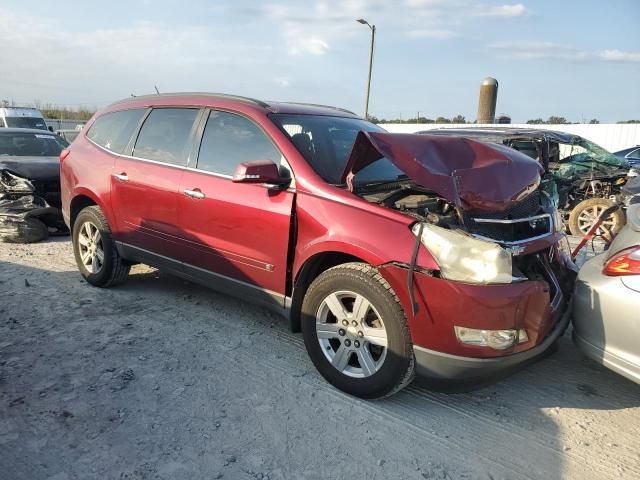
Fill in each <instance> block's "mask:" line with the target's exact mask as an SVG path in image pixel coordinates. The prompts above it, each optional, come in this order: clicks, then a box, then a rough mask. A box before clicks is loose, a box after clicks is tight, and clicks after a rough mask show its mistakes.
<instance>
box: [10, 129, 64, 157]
mask: <svg viewBox="0 0 640 480" xmlns="http://www.w3.org/2000/svg"><path fill="white" fill-rule="evenodd" d="M68 146H69V144H68V143H67V142H66V141H65V140H64V139H62V138H60V137H58V136H57V135H46V134H44V133H43V134H42V135H40V134H36V133H9V134H6V133H0V157H2V156H4V155H10V156H18V157H57V156H59V155H60V152H61V151H62V150H63V149H64V148H67V147H68Z"/></svg>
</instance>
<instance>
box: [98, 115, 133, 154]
mask: <svg viewBox="0 0 640 480" xmlns="http://www.w3.org/2000/svg"><path fill="white" fill-rule="evenodd" d="M144 112H145V110H144V109H133V110H121V111H119V112H111V113H105V114H104V115H102V116H100V117H98V118H97V119H96V121H95V122H93V125H91V128H90V129H89V131H88V132H87V138H88V139H89V140H91V141H93V142H95V143H97V144H98V145H100V146H101V147H104V148H106V149H107V150H111V151H112V152H115V153H123V152H124V149H125V147H126V146H127V144H128V143H129V140H130V139H131V135H133V132H134V131H135V129H136V128H137V126H138V123H140V120H141V119H142V116H143V115H144Z"/></svg>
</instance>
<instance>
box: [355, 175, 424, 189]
mask: <svg viewBox="0 0 640 480" xmlns="http://www.w3.org/2000/svg"><path fill="white" fill-rule="evenodd" d="M407 181H411V179H410V178H409V176H408V175H405V174H404V173H403V174H401V175H398V176H397V177H396V178H394V179H387V180H373V181H368V182H363V183H358V182H356V183H355V187H356V188H357V189H364V190H369V189H372V188H377V187H380V186H383V185H384V186H387V185H393V184H399V185H400V184H403V183H406V182H407Z"/></svg>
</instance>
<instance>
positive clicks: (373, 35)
mask: <svg viewBox="0 0 640 480" xmlns="http://www.w3.org/2000/svg"><path fill="white" fill-rule="evenodd" d="M356 22H358V23H361V24H363V25H366V26H368V27H369V28H370V29H371V46H370V48H369V76H368V78H367V95H366V97H365V100H364V118H365V119H369V92H370V91H371V69H372V68H373V46H374V43H375V39H376V26H375V25H370V24H369V22H367V21H366V20H365V19H364V18H359V19H358V20H356Z"/></svg>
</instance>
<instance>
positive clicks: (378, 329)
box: [302, 263, 415, 398]
mask: <svg viewBox="0 0 640 480" xmlns="http://www.w3.org/2000/svg"><path fill="white" fill-rule="evenodd" d="M302 334H303V337H304V343H305V346H306V348H307V352H308V353H309V356H310V357H311V361H312V362H313V364H314V365H315V367H316V368H317V369H318V371H319V372H320V374H321V375H322V376H323V377H324V378H325V379H326V380H327V381H328V382H329V383H331V384H332V385H333V386H335V387H336V388H338V389H340V390H342V391H344V392H346V393H349V394H351V395H355V396H357V397H361V398H380V397H385V396H389V395H392V394H393V393H395V392H397V391H399V390H400V389H402V388H403V387H404V386H406V385H408V384H409V383H410V382H411V380H412V379H413V377H414V369H415V359H414V356H413V347H412V344H411V337H410V335H409V327H408V325H407V319H406V316H405V314H404V310H403V309H402V305H401V304H400V301H399V300H398V297H397V296H396V295H395V292H394V291H393V290H392V289H391V286H390V285H389V284H388V283H387V282H386V281H385V280H384V278H383V277H382V276H381V275H380V273H378V271H377V270H376V269H375V268H373V267H371V266H370V265H367V264H364V263H347V264H344V265H339V266H337V267H333V268H331V269H329V270H327V271H325V272H323V273H322V274H320V275H319V276H318V277H317V278H316V279H315V280H314V281H313V283H312V284H311V286H310V287H309V289H308V290H307V293H306V295H305V298H304V301H303V303H302Z"/></svg>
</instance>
